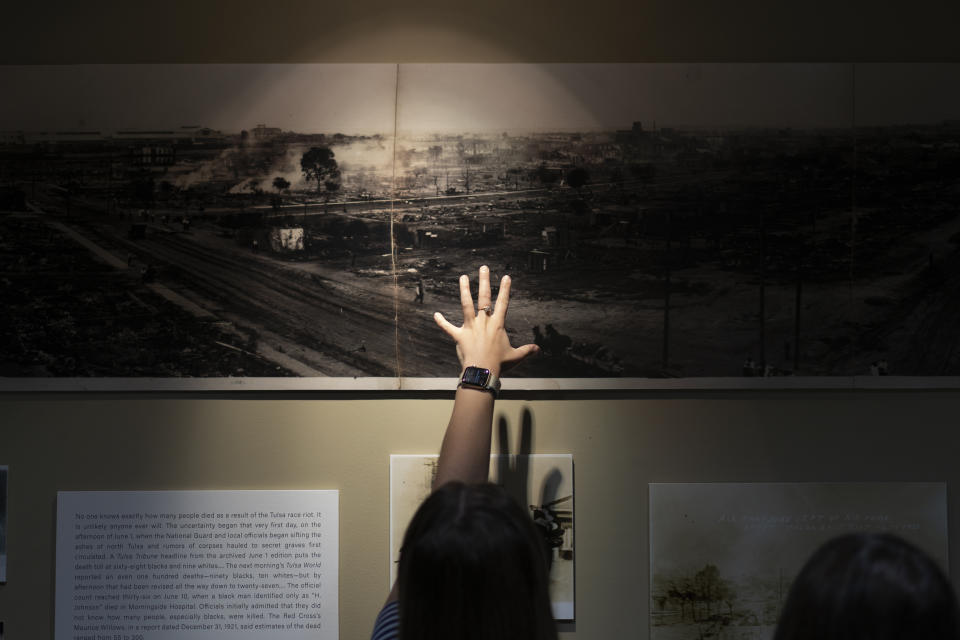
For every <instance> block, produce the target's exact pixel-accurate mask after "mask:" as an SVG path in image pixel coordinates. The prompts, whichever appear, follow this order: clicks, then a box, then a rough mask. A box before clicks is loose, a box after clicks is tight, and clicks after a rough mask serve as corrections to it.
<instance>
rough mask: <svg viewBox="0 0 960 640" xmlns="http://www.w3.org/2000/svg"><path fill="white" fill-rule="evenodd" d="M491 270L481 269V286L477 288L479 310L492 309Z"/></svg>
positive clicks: (487, 268)
mask: <svg viewBox="0 0 960 640" xmlns="http://www.w3.org/2000/svg"><path fill="white" fill-rule="evenodd" d="M490 304H491V303H490V268H489V267H487V266H486V265H484V266H482V267H480V284H479V285H478V286H477V310H478V311H479V310H480V309H483V308H484V307H486V308H488V309H489V308H490Z"/></svg>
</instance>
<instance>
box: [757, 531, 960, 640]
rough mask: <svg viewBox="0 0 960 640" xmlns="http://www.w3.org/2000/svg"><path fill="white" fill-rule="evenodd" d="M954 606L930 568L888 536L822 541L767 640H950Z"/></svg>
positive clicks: (955, 624) (958, 618)
mask: <svg viewBox="0 0 960 640" xmlns="http://www.w3.org/2000/svg"><path fill="white" fill-rule="evenodd" d="M958 638H960V614H958V608H957V599H956V596H955V594H954V591H953V587H952V586H951V585H950V581H949V580H948V579H947V578H946V576H945V575H944V574H943V572H942V571H941V570H940V568H939V567H938V566H937V564H936V563H935V562H934V561H933V560H932V559H931V558H930V557H929V556H927V555H926V554H925V553H924V552H923V551H921V550H920V549H918V548H917V547H915V546H913V545H912V544H910V543H908V542H906V541H905V540H902V539H901V538H898V537H897V536H894V535H890V534H850V535H844V536H840V537H839V538H834V539H833V540H830V541H828V542H827V543H826V544H824V545H823V546H822V547H820V549H818V550H817V551H816V553H814V554H813V556H812V557H811V558H810V559H809V560H808V561H807V564H806V565H804V567H803V569H802V570H801V571H800V574H799V575H798V576H797V579H796V580H795V581H794V583H793V586H792V587H791V588H790V593H789V595H788V596H787V601H786V603H785V604H784V607H783V612H782V614H781V616H780V622H779V623H778V625H777V631H776V634H775V635H774V640H867V639H869V640H894V639H903V640H907V639H909V640H933V639H937V640H957V639H958Z"/></svg>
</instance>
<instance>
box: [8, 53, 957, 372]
mask: <svg viewBox="0 0 960 640" xmlns="http://www.w3.org/2000/svg"><path fill="white" fill-rule="evenodd" d="M958 79H960V65H956V64H911V65H897V64H866V65H864V64H848V63H836V64H746V63H728V64H666V63H663V64H659V63H658V64H400V65H395V64H271V65H258V64H236V65H207V64H183V65H65V66H43V65H31V66H0V89H2V91H3V93H4V96H5V100H4V102H3V104H2V105H0V238H2V240H0V271H2V272H3V274H4V275H3V277H2V278H0V296H2V298H3V302H4V305H3V311H2V312H0V326H2V327H3V332H2V334H0V335H2V336H3V337H2V338H0V383H2V387H3V388H7V389H35V388H46V389H49V388H66V389H104V388H106V389H113V388H125V389H130V388H142V389H170V388H180V389H211V388H216V389H233V388H263V389H271V388H281V389H303V388H307V389H313V388H319V389H443V388H449V382H450V378H452V377H453V376H455V375H457V373H458V371H459V367H458V364H457V360H456V356H455V353H454V350H453V348H452V347H453V345H452V344H451V343H450V342H449V340H448V339H447V338H446V336H445V335H443V334H442V333H441V332H440V330H439V329H438V328H437V327H436V325H435V323H434V321H433V319H432V314H433V313H434V312H435V311H441V312H443V313H444V314H445V315H446V316H447V317H448V318H451V319H457V318H458V315H459V313H460V311H459V295H458V288H457V278H458V277H459V275H460V274H461V273H467V274H470V275H471V277H472V278H473V279H474V286H475V280H476V275H475V274H476V270H477V268H478V267H479V266H480V265H482V264H487V265H489V266H490V269H491V272H492V275H493V280H494V283H496V282H498V279H499V277H500V276H502V275H504V274H508V273H509V274H510V275H511V276H512V277H513V279H514V283H515V285H514V288H513V290H512V294H513V295H512V299H511V308H510V314H509V317H508V323H507V332H508V334H509V336H510V338H511V340H512V341H513V342H514V343H515V344H522V343H527V342H534V343H536V344H538V345H539V346H540V347H541V351H542V353H543V357H541V358H538V359H536V360H534V361H531V362H527V363H524V364H523V365H522V366H521V367H519V368H518V369H517V370H516V371H515V372H512V377H511V379H510V380H508V381H507V389H508V390H509V389H523V388H547V389H551V388H574V389H577V388H594V389H596V388H624V387H626V388H635V387H642V386H691V385H692V386H698V385H699V386H707V387H711V386H712V387H716V386H720V387H724V386H728V387H729V386H733V387H738V386H741V387H742V386H751V385H754V386H756V385H767V386H769V385H786V386H797V385H800V386H804V385H808V386H829V387H832V386H840V387H843V386H850V385H855V384H866V385H869V384H880V383H886V384H908V385H909V384H921V385H947V386H949V385H954V384H955V383H956V379H955V376H956V375H957V374H958V370H960V361H958V357H957V356H956V355H955V350H954V349H952V347H950V345H952V344H953V342H955V341H956V339H957V331H958V329H957V327H960V323H958V322H957V321H956V320H957V319H958V318H957V317H956V316H957V314H958V312H957V309H955V308H954V307H955V306H956V305H953V304H952V303H951V301H952V300H955V299H958V296H957V295H956V294H957V293H958V292H957V291H956V289H957V287H958V286H960V285H958V282H957V281H956V280H957V279H956V278H954V277H953V275H952V274H954V273H958V272H960V271H958V270H957V269H955V268H954V267H955V266H956V262H957V261H958V259H960V252H958V251H957V247H958V246H960V240H958V238H960V218H958V217H957V214H956V212H957V211H958V210H960V208H958V206H957V205H958V204H960V202H958V199H960V195H958V194H960V188H958V186H960V185H958V182H957V180H958V178H957V175H958V174H957V173H956V171H954V168H955V167H956V166H957V165H960V89H958V88H957V87H960V83H957V80H958ZM884 376H887V377H886V378H883V380H881V378H882V377H884ZM890 376H895V377H896V379H897V380H898V382H896V383H894V382H891V381H890V380H891V378H890ZM761 379H764V380H761ZM911 381H912V382H911Z"/></svg>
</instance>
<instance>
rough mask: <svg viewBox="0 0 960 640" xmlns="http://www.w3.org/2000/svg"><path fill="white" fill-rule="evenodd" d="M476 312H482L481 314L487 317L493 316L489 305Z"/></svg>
mask: <svg viewBox="0 0 960 640" xmlns="http://www.w3.org/2000/svg"><path fill="white" fill-rule="evenodd" d="M477 311H478V312H480V311H483V312H484V313H486V314H487V315H488V316H492V315H493V307H491V306H490V305H486V306H484V307H480V308H479V309H477Z"/></svg>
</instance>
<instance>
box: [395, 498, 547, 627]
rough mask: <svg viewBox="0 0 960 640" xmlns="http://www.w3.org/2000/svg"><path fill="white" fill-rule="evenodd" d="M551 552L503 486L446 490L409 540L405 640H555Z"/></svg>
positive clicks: (404, 560)
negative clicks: (551, 591)
mask: <svg viewBox="0 0 960 640" xmlns="http://www.w3.org/2000/svg"><path fill="white" fill-rule="evenodd" d="M546 554H547V548H546V544H545V543H544V539H543V536H542V535H540V534H539V533H537V530H536V527H535V525H534V524H533V522H532V521H531V519H530V516H529V515H527V513H526V512H524V510H523V509H522V508H521V507H520V505H518V504H517V503H516V502H515V501H514V500H513V499H512V498H511V497H510V496H509V495H507V493H506V492H505V491H504V490H503V489H502V488H501V487H498V486H496V485H493V484H480V485H466V484H463V483H461V482H450V483H448V484H446V485H444V486H442V487H440V488H439V489H437V490H436V491H434V492H433V493H432V494H431V495H430V497H428V498H427V499H426V500H425V501H424V503H423V504H422V505H420V508H419V509H418V510H417V513H416V514H415V515H414V516H413V520H411V521H410V525H409V526H408V527H407V532H406V535H404V538H403V546H402V547H401V550H400V568H399V572H398V577H397V588H398V591H399V598H400V638H401V640H441V639H442V640H494V639H496V640H513V639H516V640H556V638H557V631H556V626H555V624H554V622H553V615H552V612H551V608H550V596H549V589H548V585H549V582H548V580H549V579H548V577H547V555H546Z"/></svg>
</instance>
